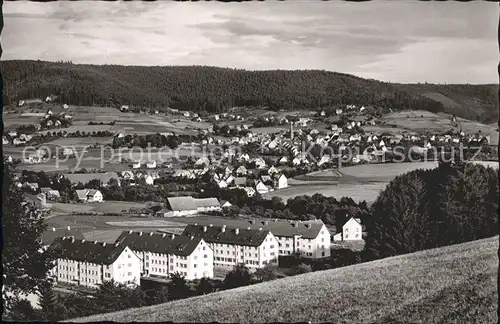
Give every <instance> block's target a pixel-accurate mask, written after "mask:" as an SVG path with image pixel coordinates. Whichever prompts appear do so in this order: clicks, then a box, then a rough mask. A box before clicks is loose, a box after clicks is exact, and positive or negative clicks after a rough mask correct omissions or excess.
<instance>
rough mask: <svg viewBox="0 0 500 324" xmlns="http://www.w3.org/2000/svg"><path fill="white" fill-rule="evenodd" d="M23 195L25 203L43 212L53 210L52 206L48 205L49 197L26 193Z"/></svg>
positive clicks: (41, 194) (42, 194)
mask: <svg viewBox="0 0 500 324" xmlns="http://www.w3.org/2000/svg"><path fill="white" fill-rule="evenodd" d="M23 195H24V197H25V202H26V203H30V204H33V205H35V207H36V208H39V209H41V210H50V209H51V208H52V204H49V203H47V196H46V195H45V194H44V193H40V194H38V195H32V194H29V193H24V194H23Z"/></svg>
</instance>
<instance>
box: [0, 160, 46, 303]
mask: <svg viewBox="0 0 500 324" xmlns="http://www.w3.org/2000/svg"><path fill="white" fill-rule="evenodd" d="M2 199H3V202H4V210H3V217H2V232H3V250H2V266H3V291H2V297H3V307H4V312H8V311H9V310H11V306H13V304H12V302H13V301H14V299H13V297H14V296H19V297H21V296H27V295H30V294H38V293H39V292H40V288H41V287H42V286H44V285H46V284H50V282H51V279H50V278H49V276H48V274H49V270H50V269H51V268H52V267H53V261H54V255H53V254H51V253H48V252H44V250H43V248H42V242H41V236H42V233H43V232H44V231H45V229H46V227H47V225H46V223H45V219H44V213H42V212H41V211H40V209H39V208H38V207H37V206H35V204H33V203H31V202H28V201H26V199H25V197H24V195H23V192H22V191H21V190H20V189H19V188H18V187H17V186H16V184H15V183H14V176H13V170H12V169H11V168H10V167H9V166H6V168H5V170H4V177H3V197H2ZM21 298H22V297H21Z"/></svg>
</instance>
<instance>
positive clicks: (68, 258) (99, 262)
mask: <svg viewBox="0 0 500 324" xmlns="http://www.w3.org/2000/svg"><path fill="white" fill-rule="evenodd" d="M49 249H54V251H55V252H56V253H57V256H58V257H57V259H56V262H55V263H56V264H55V267H54V268H53V269H52V270H51V275H52V276H53V277H55V279H56V281H57V282H61V283H66V284H72V285H77V286H86V287H89V288H98V287H99V285H100V284H102V283H103V282H105V281H110V280H114V281H115V282H117V283H122V284H127V285H139V284H140V274H141V273H140V271H141V269H140V259H139V257H138V256H137V255H136V254H135V253H134V252H132V250H131V249H130V248H128V247H127V246H125V245H123V244H119V243H115V244H106V243H104V242H102V243H101V242H97V241H95V242H92V241H86V240H75V239H74V237H61V238H57V239H55V240H54V242H53V243H52V244H51V245H50V247H49Z"/></svg>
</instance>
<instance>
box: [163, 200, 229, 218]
mask: <svg viewBox="0 0 500 324" xmlns="http://www.w3.org/2000/svg"><path fill="white" fill-rule="evenodd" d="M220 209H221V206H220V202H219V200H218V199H217V198H200V199H196V198H193V197H191V196H184V197H168V198H167V203H166V204H165V207H164V208H163V209H162V210H160V211H159V212H157V213H156V215H157V216H159V217H178V216H190V215H195V214H197V213H198V212H207V211H213V210H220Z"/></svg>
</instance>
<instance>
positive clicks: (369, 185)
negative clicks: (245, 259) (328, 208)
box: [263, 161, 499, 202]
mask: <svg viewBox="0 0 500 324" xmlns="http://www.w3.org/2000/svg"><path fill="white" fill-rule="evenodd" d="M473 163H477V164H481V165H484V166H486V167H493V168H496V169H498V165H499V164H498V162H496V161H474V162H473ZM437 166H438V162H435V161H429V162H412V163H384V164H359V165H354V166H348V167H344V168H340V169H339V171H340V173H341V174H342V176H341V177H340V178H338V181H337V180H336V179H337V178H336V177H334V176H333V174H332V171H331V170H322V171H316V172H311V173H309V174H307V175H305V176H298V177H296V178H293V179H288V185H289V187H288V188H284V189H279V190H275V191H272V192H269V193H266V194H264V195H263V196H264V197H266V198H271V197H280V198H282V199H283V200H284V202H286V200H287V199H289V198H293V197H295V196H301V195H309V196H312V195H314V194H315V193H321V194H322V195H324V196H331V197H335V198H337V199H340V198H342V197H351V198H352V199H353V200H355V201H362V200H365V201H367V202H373V201H375V199H376V198H377V196H378V195H379V193H380V191H382V190H384V189H385V187H386V186H387V184H388V183H389V182H390V181H392V180H393V179H394V178H395V177H396V176H398V175H402V174H404V173H407V172H410V171H413V170H417V169H434V168H436V167H437Z"/></svg>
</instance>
